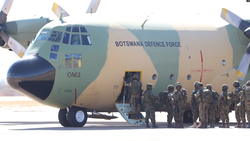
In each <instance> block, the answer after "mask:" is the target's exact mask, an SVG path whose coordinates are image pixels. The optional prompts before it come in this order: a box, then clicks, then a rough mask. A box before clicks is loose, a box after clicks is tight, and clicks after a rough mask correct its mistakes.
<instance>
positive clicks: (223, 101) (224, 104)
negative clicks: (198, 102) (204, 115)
mask: <svg viewBox="0 0 250 141" xmlns="http://www.w3.org/2000/svg"><path fill="white" fill-rule="evenodd" d="M227 89H228V86H227V85H226V84H224V85H222V91H223V92H222V93H221V95H220V96H219V100H218V106H219V110H220V118H221V120H222V125H221V126H220V128H225V127H227V128H229V117H228V114H229V106H230V104H231V98H230V96H229V95H230V93H229V92H228V91H227ZM225 121H226V122H227V126H225Z"/></svg>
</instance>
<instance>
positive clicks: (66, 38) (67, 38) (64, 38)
mask: <svg viewBox="0 0 250 141" xmlns="http://www.w3.org/2000/svg"><path fill="white" fill-rule="evenodd" d="M63 43H64V44H68V43H69V33H64V36H63Z"/></svg>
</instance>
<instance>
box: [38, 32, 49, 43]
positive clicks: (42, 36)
mask: <svg viewBox="0 0 250 141" xmlns="http://www.w3.org/2000/svg"><path fill="white" fill-rule="evenodd" d="M49 33H50V30H43V31H41V33H40V34H39V36H38V37H37V39H36V40H37V41H45V40H47V38H48V36H49Z"/></svg>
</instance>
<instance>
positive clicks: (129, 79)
mask: <svg viewBox="0 0 250 141" xmlns="http://www.w3.org/2000/svg"><path fill="white" fill-rule="evenodd" d="M126 80H127V81H126V83H128V84H129V83H131V82H133V81H134V79H133V73H132V72H129V74H128V78H127V79H126ZM125 94H126V96H127V97H126V101H129V100H130V98H131V95H132V90H131V87H125Z"/></svg>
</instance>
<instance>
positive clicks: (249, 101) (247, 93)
mask: <svg viewBox="0 0 250 141" xmlns="http://www.w3.org/2000/svg"><path fill="white" fill-rule="evenodd" d="M240 99H241V100H242V101H244V102H245V110H246V113H247V121H248V125H247V128H250V81H249V80H248V81H247V83H246V87H245V88H244V89H243V91H242V96H241V98H240Z"/></svg>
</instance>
